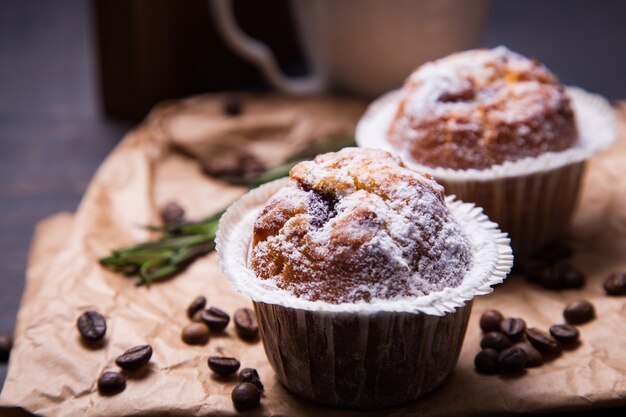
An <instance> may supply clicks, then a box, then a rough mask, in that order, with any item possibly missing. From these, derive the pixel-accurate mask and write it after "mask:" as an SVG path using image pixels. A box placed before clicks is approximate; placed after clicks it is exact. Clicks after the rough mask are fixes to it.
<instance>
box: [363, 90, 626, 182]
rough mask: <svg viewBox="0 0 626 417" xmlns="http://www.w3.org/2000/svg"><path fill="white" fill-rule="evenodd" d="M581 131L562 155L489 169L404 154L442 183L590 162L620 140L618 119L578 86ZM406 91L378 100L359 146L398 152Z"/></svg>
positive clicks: (574, 95)
mask: <svg viewBox="0 0 626 417" xmlns="http://www.w3.org/2000/svg"><path fill="white" fill-rule="evenodd" d="M567 95H568V96H569V98H570V99H571V102H572V107H573V110H574V114H575V117H576V126H577V128H578V134H579V137H578V141H577V144H576V146H574V147H572V148H570V149H568V150H565V151H561V152H546V153H544V154H542V155H539V156H537V157H528V158H523V159H519V160H517V161H513V162H510V161H507V162H505V163H503V164H500V165H494V166H492V167H490V168H487V169H482V170H478V169H450V168H440V167H429V166H426V165H422V164H418V163H416V162H413V161H412V160H411V158H410V157H407V155H402V154H400V156H401V157H402V159H403V160H404V162H405V164H406V165H407V166H409V167H411V168H413V169H415V170H417V171H419V172H427V173H429V174H431V175H432V176H433V177H435V179H437V180H438V181H439V180H442V181H467V180H472V181H481V180H482V181H490V180H493V179H495V178H506V177H516V176H525V175H531V174H535V173H538V172H546V171H550V170H554V169H557V168H560V167H563V166H565V165H569V164H574V163H579V162H583V161H586V160H587V159H589V158H590V157H591V156H592V155H594V154H595V153H597V152H599V151H601V150H604V149H606V148H608V147H609V146H610V145H611V144H612V143H613V142H615V139H616V138H617V131H618V130H617V119H616V117H615V112H614V111H613V108H612V107H611V105H610V103H609V102H608V101H607V100H606V99H605V98H604V97H602V96H600V95H597V94H593V93H589V92H587V91H585V90H583V89H581V88H578V87H567ZM401 98H402V90H394V91H391V92H389V93H387V94H385V95H383V96H381V97H380V98H378V99H377V100H375V101H374V102H373V103H372V104H370V106H369V107H368V108H367V110H366V111H365V114H364V115H363V117H361V119H360V120H359V123H358V124H357V127H356V133H355V136H356V143H357V145H358V146H360V147H362V148H378V149H384V150H386V151H389V152H393V153H398V151H397V150H396V149H394V147H393V146H392V145H391V144H390V143H389V142H388V141H387V131H388V129H389V126H390V125H391V122H392V121H393V118H394V117H395V114H396V111H397V109H398V103H399V102H400V100H401Z"/></svg>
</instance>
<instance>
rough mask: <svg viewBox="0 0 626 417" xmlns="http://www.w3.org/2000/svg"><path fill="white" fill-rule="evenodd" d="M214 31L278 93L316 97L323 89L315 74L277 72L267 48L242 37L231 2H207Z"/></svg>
mask: <svg viewBox="0 0 626 417" xmlns="http://www.w3.org/2000/svg"><path fill="white" fill-rule="evenodd" d="M208 1H209V6H210V7H211V10H212V12H213V17H214V19H215V24H216V26H217V29H218V31H219V32H220V34H221V35H222V37H223V38H224V40H225V41H226V44H227V45H228V46H229V47H230V48H231V49H232V50H233V51H234V52H236V53H237V54H239V55H240V56H241V57H242V58H244V59H246V60H248V61H250V62H251V63H253V64H254V65H256V66H257V67H258V68H259V69H260V70H261V72H263V74H264V75H265V77H266V78H267V80H268V81H269V82H270V83H271V84H272V85H273V86H274V87H276V88H277V89H278V90H280V91H282V92H284V93H288V94H294V95H305V94H316V93H320V92H322V91H323V90H324V87H325V86H324V82H323V81H322V78H321V76H320V75H319V74H315V73H313V74H312V75H310V76H308V77H298V78H290V77H287V76H285V75H284V74H283V73H282V72H281V71H280V69H279V67H278V65H277V63H276V59H275V58H274V54H273V53H272V51H271V50H270V48H269V47H268V46H267V45H266V44H264V43H262V42H260V41H258V40H256V39H254V38H251V37H250V36H248V35H246V34H245V33H244V32H243V31H242V30H241V28H239V26H238V25H237V22H236V21H235V15H234V12H233V2H232V0H208Z"/></svg>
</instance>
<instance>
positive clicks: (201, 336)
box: [181, 323, 209, 345]
mask: <svg viewBox="0 0 626 417" xmlns="http://www.w3.org/2000/svg"><path fill="white" fill-rule="evenodd" d="M181 337H182V339H183V342H185V343H187V344H188V345H204V344H206V342H208V341H209V328H208V327H207V326H206V324H204V323H191V324H188V325H187V326H185V328H184V329H183V333H182V336H181Z"/></svg>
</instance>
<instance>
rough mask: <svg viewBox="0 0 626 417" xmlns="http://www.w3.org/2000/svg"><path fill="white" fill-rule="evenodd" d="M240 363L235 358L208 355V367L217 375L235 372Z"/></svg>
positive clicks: (227, 374)
mask: <svg viewBox="0 0 626 417" xmlns="http://www.w3.org/2000/svg"><path fill="white" fill-rule="evenodd" d="M240 365H241V364H240V363H239V361H238V360H237V359H235V358H230V357H228V356H211V357H209V368H211V370H212V371H213V372H215V373H216V374H218V375H219V376H229V375H232V374H234V373H235V372H237V370H238V369H239V366H240Z"/></svg>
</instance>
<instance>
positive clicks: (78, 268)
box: [0, 97, 626, 417]
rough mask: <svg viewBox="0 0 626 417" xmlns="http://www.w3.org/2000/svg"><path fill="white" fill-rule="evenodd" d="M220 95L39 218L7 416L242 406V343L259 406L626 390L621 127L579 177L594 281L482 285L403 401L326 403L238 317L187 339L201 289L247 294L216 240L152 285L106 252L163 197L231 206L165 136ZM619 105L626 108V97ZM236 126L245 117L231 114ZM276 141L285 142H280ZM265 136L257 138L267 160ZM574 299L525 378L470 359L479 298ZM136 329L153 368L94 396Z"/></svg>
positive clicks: (604, 396) (525, 303)
mask: <svg viewBox="0 0 626 417" xmlns="http://www.w3.org/2000/svg"><path fill="white" fill-rule="evenodd" d="M217 100H218V99H217V98H215V97H201V98H195V99H191V100H187V101H183V102H174V103H171V104H167V105H164V106H161V107H160V108H157V109H156V110H155V111H154V112H153V113H152V114H151V116H150V117H149V118H148V120H147V121H146V122H144V124H142V125H141V126H140V127H138V128H137V129H136V130H135V131H133V132H131V133H130V134H129V135H128V136H127V137H126V138H125V139H124V141H123V142H122V143H121V144H120V145H119V146H118V147H117V148H116V149H115V150H114V151H113V153H112V154H111V155H110V156H109V157H108V158H107V160H106V161H105V162H104V164H103V165H102V167H101V168H100V169H99V170H98V172H97V173H96V175H95V177H94V179H93V181H92V183H91V184H90V186H89V188H88V190H87V192H86V194H85V196H84V199H83V201H82V203H81V204H80V206H79V208H78V210H77V212H76V214H75V215H74V216H73V218H72V217H71V216H70V215H69V214H62V215H57V216H55V217H52V218H50V219H47V220H45V221H43V222H42V223H41V224H40V225H39V227H38V228H37V231H36V235H35V238H34V241H33V246H32V249H31V256H30V263H29V267H28V271H27V288H26V291H25V294H24V298H23V301H22V306H21V309H20V312H19V314H18V322H17V328H16V335H15V339H16V340H15V347H14V349H13V352H12V354H11V362H10V367H9V373H8V377H7V380H6V382H5V385H4V389H3V391H2V394H1V395H0V407H1V408H0V412H1V413H3V415H8V416H18V415H29V413H34V414H39V415H44V416H99V417H113V416H201V415H212V416H230V415H235V414H237V413H236V411H235V409H234V408H233V406H232V402H231V399H230V392H231V390H232V388H233V386H234V385H235V384H236V381H235V380H229V381H227V382H225V383H224V382H222V381H218V380H216V379H215V378H214V377H213V376H212V374H211V372H210V370H209V369H208V367H207V364H206V361H207V358H208V356H210V355H213V354H226V355H232V356H235V357H237V358H239V359H240V360H241V363H242V366H244V367H255V368H257V369H258V370H259V372H260V374H261V377H262V379H263V382H264V384H265V387H266V391H265V394H264V396H263V398H262V402H261V404H262V406H261V407H259V408H258V409H256V410H254V411H251V412H248V413H247V414H248V415H259V416H278V415H280V416H311V417H312V416H318V415H322V414H323V415H326V416H327V417H333V416H337V417H339V416H345V415H353V414H368V415H372V416H383V415H388V416H404V415H421V416H433V417H434V416H445V415H485V414H503V413H530V412H550V411H565V410H574V409H584V408H593V407H605V406H611V405H626V378H625V377H624V375H625V374H626V356H624V352H625V351H626V309H625V303H626V298H624V297H622V298H620V297H607V296H605V295H604V292H603V290H602V286H601V285H602V281H603V279H604V277H605V276H606V275H607V274H608V273H609V272H611V271H619V270H626V258H625V257H624V254H625V253H626V176H624V175H623V164H624V161H626V136H625V135H624V134H622V138H621V140H620V141H619V142H618V143H617V144H616V145H615V146H614V147H613V148H612V149H610V150H609V151H607V152H605V153H604V154H602V155H599V156H597V157H595V158H594V159H593V161H592V162H591V164H590V166H589V169H588V174H587V177H586V179H585V184H584V191H583V194H582V201H581V205H580V209H579V210H578V213H577V216H576V219H575V224H574V229H573V236H572V244H573V246H574V248H575V249H576V256H575V258H574V260H573V263H574V264H575V265H576V266H577V267H579V268H581V269H582V270H583V271H584V272H585V273H586V274H587V275H588V283H587V286H586V287H585V289H583V290H568V291H564V292H552V291H548V290H543V289H541V288H538V287H536V286H533V285H532V284H529V283H527V282H525V281H524V280H523V278H521V277H519V276H512V277H510V278H509V279H507V282H506V283H505V284H504V285H502V286H499V287H498V288H496V290H495V292H494V293H493V294H490V295H488V296H484V297H479V298H478V299H477V300H476V302H475V306H474V311H473V314H472V318H471V320H470V324H469V328H468V333H467V336H466V339H465V343H464V347H463V350H462V353H461V357H460V359H459V363H458V365H457V367H456V369H455V371H454V373H453V375H452V376H451V377H450V379H449V380H448V381H447V383H446V384H445V385H444V386H442V387H441V388H439V389H437V390H436V391H435V392H434V393H432V394H431V395H429V396H427V397H425V398H423V399H421V400H418V401H417V402H415V403H413V404H409V405H407V406H403V407H397V408H393V409H389V410H384V411H373V412H368V413H357V412H352V411H346V410H336V409H329V408H324V407H319V406H316V405H314V404H311V403H310V402H308V401H305V400H302V399H299V398H297V397H295V396H293V395H291V394H289V393H288V392H287V391H286V390H285V389H284V388H283V387H282V386H281V385H280V383H278V382H277V381H276V379H275V377H274V374H273V372H272V370H271V368H270V366H269V364H268V362H267V360H266V358H265V353H264V351H263V347H262V345H261V343H260V342H257V343H245V342H242V341H241V340H239V339H238V338H237V337H236V335H235V333H234V329H233V326H232V324H231V325H230V326H229V327H228V329H227V332H226V334H225V335H215V336H212V337H211V340H210V341H209V343H208V345H206V346H200V347H197V346H195V347H194V346H187V345H185V344H183V343H182V341H181V340H180V332H181V329H182V328H183V327H184V326H185V325H186V324H187V323H188V320H187V318H186V315H185V309H186V307H187V305H188V304H189V302H190V301H191V300H192V299H193V298H194V297H195V296H197V295H199V294H204V295H206V296H207V298H208V299H209V302H208V304H209V305H215V306H219V307H220V308H222V309H224V310H226V311H227V312H229V313H231V314H232V313H233V312H234V310H235V309H237V308H239V307H244V306H249V305H250V302H249V300H247V299H245V298H244V297H242V296H240V295H238V294H236V293H235V292H234V291H233V290H232V289H231V288H230V286H229V284H228V281H227V280H226V279H225V278H224V277H223V276H222V274H221V272H220V269H219V266H218V265H217V257H216V255H215V254H214V253H213V254H211V255H210V256H207V257H205V258H202V259H200V260H198V261H197V262H195V263H194V264H193V265H192V266H191V267H190V268H189V269H188V270H187V271H186V272H185V273H184V274H182V275H181V276H179V277H177V278H175V279H172V280H169V281H166V282H163V283H159V284H155V285H153V286H152V287H150V288H145V287H135V286H134V285H133V283H132V280H129V279H125V278H123V277H122V276H120V275H117V274H115V273H112V272H109V271H107V270H104V269H103V268H101V267H100V266H99V265H98V263H97V259H98V258H99V257H101V256H103V255H105V254H107V253H108V251H109V250H110V249H111V248H116V247H119V246H122V245H126V244H130V243H132V242H138V241H142V240H145V239H146V238H148V237H149V234H148V233H147V232H146V231H144V230H142V229H141V228H138V227H134V226H135V225H141V224H154V223H156V222H157V212H158V208H159V207H160V206H161V205H163V204H164V203H165V202H167V201H169V200H172V199H174V200H177V201H179V202H180V203H181V204H182V205H183V206H184V207H185V208H186V209H187V213H188V215H189V217H191V218H194V217H202V216H205V215H207V214H209V213H211V212H213V211H215V210H218V209H221V208H223V207H225V206H227V205H228V204H229V203H230V202H232V201H233V200H235V199H236V198H237V197H239V196H240V195H242V194H243V193H244V192H245V190H244V189H242V188H239V187H232V186H228V185H225V184H224V183H222V182H220V181H218V180H214V179H211V178H208V177H206V176H204V175H202V173H201V170H200V167H199V164H198V163H197V162H195V161H193V160H191V159H189V158H187V157H183V156H181V155H179V154H176V153H171V152H169V151H168V149H167V142H168V141H173V140H178V141H185V140H187V139H189V140H191V139H192V138H193V137H200V136H202V135H206V137H208V136H210V135H211V132H212V127H211V125H210V124H202V123H203V122H202V118H203V117H215V114H216V111H215V110H211V108H216V107H215V106H216V104H215V103H216V101H217ZM259 100H262V99H259ZM329 103H330V104H329ZM331 104H332V106H331ZM258 105H259V106H260V108H263V109H266V110H271V107H270V108H267V107H264V106H263V105H262V103H258ZM203 106H205V107H203ZM297 106H298V104H297V103H295V104H294V106H293V107H294V108H298V107H297ZM316 106H319V107H320V108H330V107H332V108H333V111H332V112H330V113H329V112H322V113H323V114H324V118H328V117H330V119H337V120H344V121H345V120H348V121H349V122H350V124H349V126H352V124H353V123H354V121H355V120H356V118H357V117H358V114H359V113H360V111H362V109H363V107H362V106H361V105H360V104H356V103H347V102H345V103H342V104H341V105H339V104H337V103H336V102H334V101H331V102H328V101H327V102H325V101H324V100H321V101H320V102H318V103H317V104H316ZM202 108H205V113H206V114H204V113H203V111H201V110H200V109H202ZM353 113H354V114H353ZM620 113H621V119H622V121H623V122H624V121H626V107H624V106H622V108H621V112H620ZM203 114H204V115H203ZM267 114H272V112H271V111H268V112H267ZM190 115H194V116H193V117H192V119H188V121H189V120H191V121H192V123H190V124H188V125H186V123H185V122H184V121H185V118H188V117H190ZM252 116H253V115H250V117H252ZM178 117H181V118H178ZM194 117H195V119H194ZM241 117H243V116H241ZM272 117H275V116H272ZM263 120H265V119H263ZM292 120H298V117H294V118H293V119H292ZM326 121H327V120H326ZM324 122H325V119H320V120H318V122H317V123H314V124H312V125H311V126H309V127H308V128H309V129H313V130H315V127H316V126H318V125H322V124H324ZM340 125H341V123H339V124H338V125H337V127H339V126H340ZM172 126H175V128H172ZM325 126H327V125H325ZM231 127H232V128H233V129H236V128H237V127H236V124H235V123H233V124H231ZM622 128H624V123H622ZM226 130H228V129H226ZM339 130H341V129H339ZM622 132H626V131H625V130H624V129H622ZM327 133H328V132H326V134H327ZM187 135H189V136H187ZM198 135H200V136H198ZM173 136H176V137H177V138H176V139H172V137H173ZM301 137H304V136H301ZM287 138H291V137H290V136H289V135H287ZM285 140H287V139H285ZM272 141H273V140H272ZM273 143H274V146H275V147H276V148H277V149H276V155H278V154H279V151H280V150H279V149H278V148H281V147H282V146H283V142H280V141H278V140H276V141H273ZM294 146H295V145H294ZM272 150H273V148H270V147H268V148H266V149H265V150H264V152H267V153H266V154H265V155H266V156H267V158H269V159H271V156H272ZM280 155H284V154H280ZM269 159H268V161H269ZM579 298H587V299H589V300H591V301H592V302H593V303H594V304H595V307H596V311H597V319H595V320H593V321H592V322H590V323H588V324H584V325H582V326H580V327H579V328H580V331H581V337H582V344H581V345H580V347H578V348H577V349H575V350H572V351H567V352H565V353H564V354H563V355H562V356H561V357H560V358H558V359H556V360H554V361H552V362H549V363H547V364H546V365H544V366H542V367H540V368H536V369H530V370H528V371H527V372H526V374H525V375H524V376H522V377H517V378H504V377H499V376H482V375H479V374H477V373H476V372H475V371H474V366H473V358H474V355H475V354H476V352H477V351H478V349H479V340H480V331H479V329H478V324H477V321H478V317H479V316H480V314H481V313H482V312H483V311H484V310H485V309H487V308H497V309H500V310H501V311H502V312H503V313H504V314H505V315H508V316H518V317H523V318H524V319H526V321H527V323H528V325H529V326H533V327H540V328H544V329H547V328H548V327H549V326H550V325H551V324H554V323H559V322H562V310H563V307H564V306H565V305H566V304H567V303H568V302H569V301H572V300H575V299H579ZM90 308H94V309H97V310H99V311H101V312H102V313H103V314H104V315H105V316H106V317H107V320H108V325H109V329H108V332H107V336H106V344H105V346H104V347H103V348H101V349H89V348H87V347H85V346H83V345H82V344H81V342H80V339H79V335H78V332H77V330H76V327H75V321H76V318H77V317H78V315H79V314H80V313H81V312H82V311H84V310H86V309H90ZM143 343H149V344H151V345H152V346H153V348H154V355H153V358H152V361H151V364H150V368H149V370H148V372H146V373H144V374H142V375H139V376H137V377H136V378H133V379H131V380H129V381H128V386H127V388H126V390H125V391H124V392H122V393H121V394H119V395H116V396H113V397H102V396H100V395H99V394H98V392H97V390H96V386H95V381H96V380H97V378H98V376H99V375H100V374H101V373H102V372H103V371H104V370H106V369H114V368H115V365H114V360H115V358H116V357H117V356H118V355H119V354H120V353H122V352H123V351H124V350H126V349H127V348H129V347H132V346H134V345H137V344H143Z"/></svg>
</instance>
